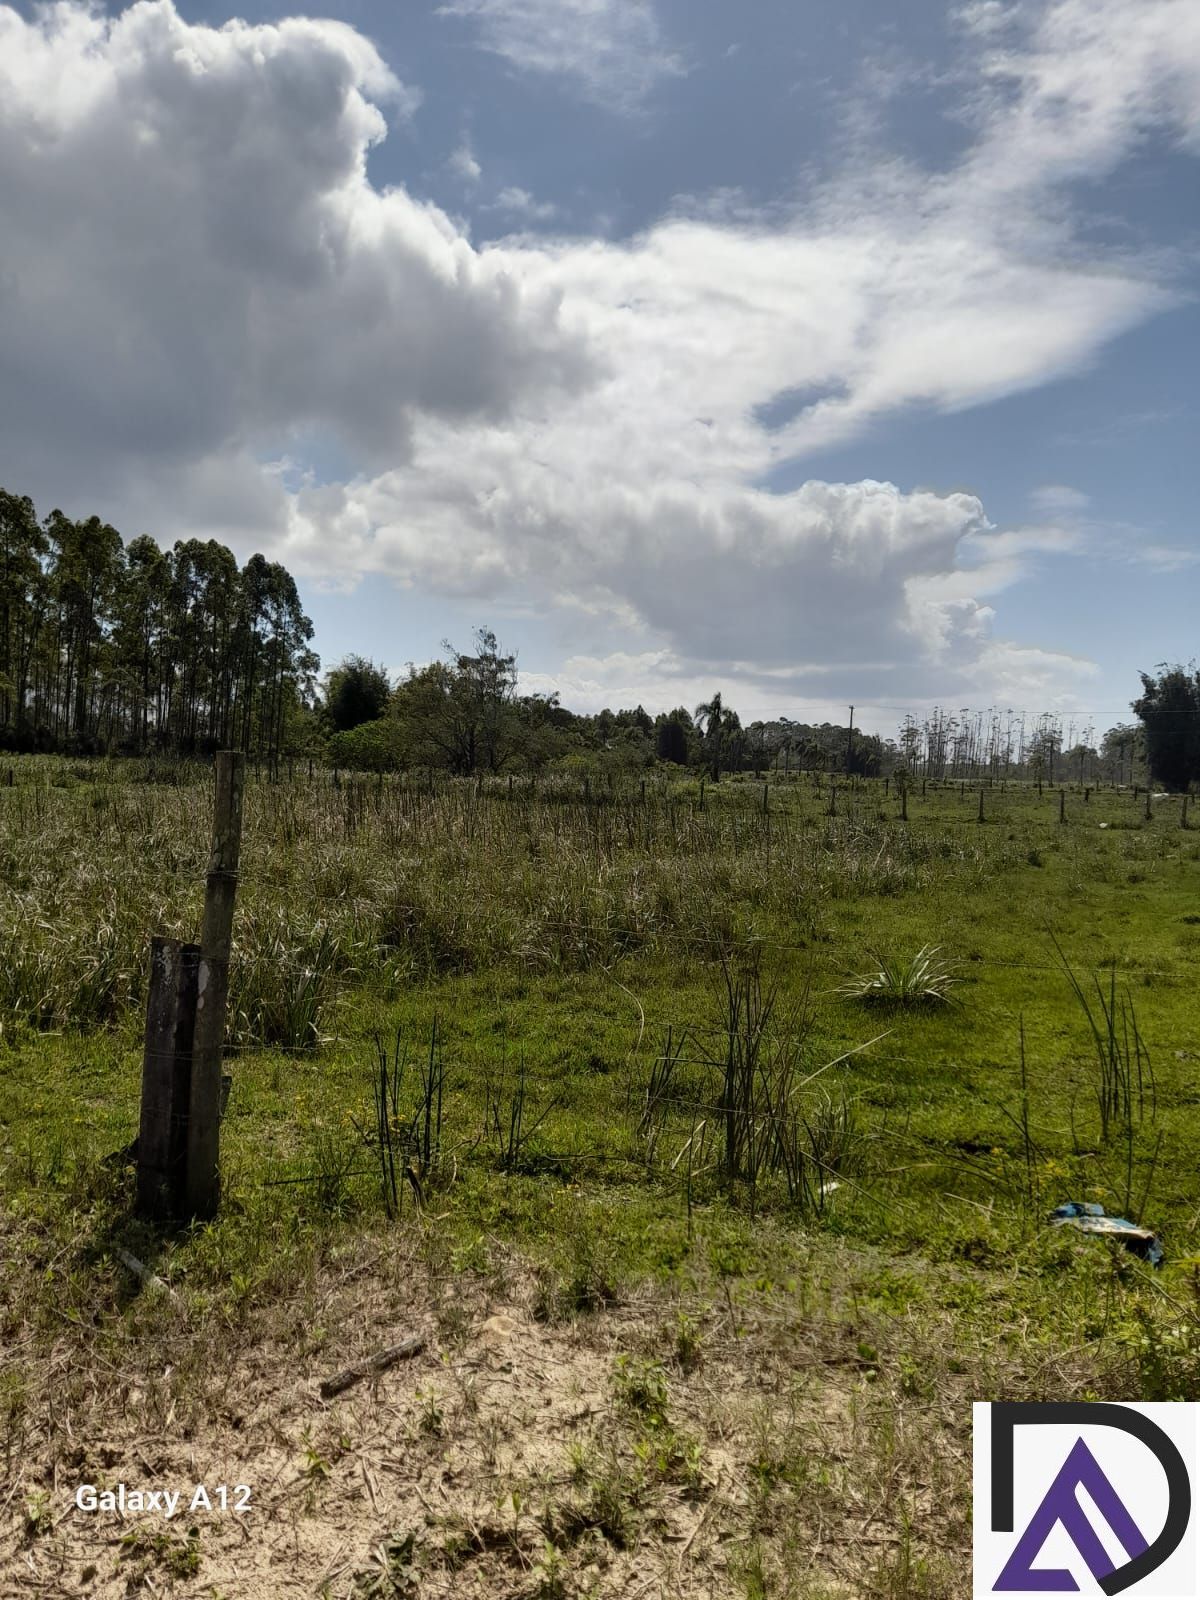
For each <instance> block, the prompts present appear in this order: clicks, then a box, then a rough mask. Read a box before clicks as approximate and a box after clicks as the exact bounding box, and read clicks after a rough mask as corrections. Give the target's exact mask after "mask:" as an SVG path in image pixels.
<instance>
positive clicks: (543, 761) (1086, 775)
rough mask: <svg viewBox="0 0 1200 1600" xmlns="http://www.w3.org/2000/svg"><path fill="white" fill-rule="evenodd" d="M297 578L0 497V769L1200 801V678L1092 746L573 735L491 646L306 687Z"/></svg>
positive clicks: (723, 722) (831, 734) (564, 711)
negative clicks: (912, 785)
mask: <svg viewBox="0 0 1200 1600" xmlns="http://www.w3.org/2000/svg"><path fill="white" fill-rule="evenodd" d="M312 637H313V627H312V623H311V622H310V621H309V619H308V617H307V616H305V614H304V610H303V607H302V605H301V602H300V597H299V593H298V591H297V588H296V584H295V581H294V579H293V578H292V576H291V574H290V573H289V572H288V571H287V569H286V568H285V567H283V566H282V565H280V564H279V563H278V562H272V561H268V560H266V558H265V557H263V556H261V555H253V556H251V557H250V559H249V560H248V561H247V562H246V564H245V565H244V566H242V567H239V565H238V562H237V560H236V558H235V556H234V555H233V553H232V551H230V550H229V549H227V548H226V547H225V546H224V545H223V544H221V543H219V542H218V541H217V540H215V539H207V540H201V539H183V540H179V541H177V542H176V543H175V545H174V546H173V547H172V548H171V549H170V550H164V549H162V548H161V547H160V546H159V545H158V544H157V543H156V542H155V541H154V540H153V539H151V538H148V537H145V536H142V537H139V538H135V539H132V540H130V541H129V542H128V543H126V542H125V541H124V540H123V539H122V537H121V535H120V534H119V533H118V532H117V530H116V529H115V528H113V527H111V526H110V525H109V524H108V523H107V522H104V521H102V520H101V519H100V518H99V517H95V516H92V517H88V518H86V519H84V520H80V521H76V520H73V519H72V518H70V517H68V516H66V515H65V514H64V513H63V512H62V511H60V510H54V511H52V512H51V513H50V515H49V516H48V517H45V518H44V519H40V520H39V518H38V516H37V513H36V511H35V510H34V506H33V503H32V501H31V500H30V499H29V498H28V497H27V496H22V495H17V494H12V493H9V492H8V491H7V490H4V489H0V749H8V750H29V751H65V752H69V753H77V754H95V753H101V752H104V753H113V754H147V753H153V752H171V753H174V754H178V755H192V754H205V753H208V752H210V751H212V750H214V749H218V748H222V747H224V748H231V747H232V748H237V749H241V750H244V751H247V752H249V753H252V754H254V755H255V756H257V757H259V758H260V759H263V760H265V761H266V762H267V764H268V766H269V768H271V769H277V768H278V764H279V762H280V760H281V759H282V758H283V757H284V756H285V755H294V754H300V753H309V754H321V755H324V756H326V758H327V759H328V760H330V761H332V762H333V763H334V764H335V765H342V766H346V767H355V768H359V769H366V770H375V771H383V770H388V769H398V768H403V767H421V768H427V769H440V770H443V771H446V772H448V773H450V774H452V775H455V776H475V775H478V774H481V773H490V774H497V773H501V772H512V771H518V770H519V771H535V770H539V769H541V768H545V767H548V766H555V767H558V768H561V769H564V770H568V771H569V770H571V768H572V767H579V768H581V769H584V768H586V769H587V770H600V771H602V772H603V771H606V770H607V771H610V772H613V773H616V772H619V771H636V770H639V769H644V768H646V767H647V766H651V765H653V764H655V763H656V762H657V763H662V764H664V765H666V766H668V767H677V768H689V769H693V770H695V771H697V772H706V773H708V774H709V776H710V777H712V778H713V779H719V778H720V777H721V775H722V774H723V773H726V772H754V773H756V774H760V775H761V774H763V773H767V772H770V773H781V774H783V775H784V776H787V775H788V774H790V773H792V772H801V771H823V772H846V773H856V774H859V775H862V776H868V777H869V776H879V775H882V774H886V773H890V772H894V771H899V772H908V773H909V774H911V775H920V776H927V777H935V778H955V779H957V778H964V779H980V778H985V777H990V778H992V779H996V778H1006V777H1017V778H1025V779H1029V780H1036V781H1039V782H1041V781H1043V780H1044V781H1046V782H1049V783H1051V784H1054V783H1062V782H1079V783H1081V784H1082V783H1089V782H1090V783H1098V782H1105V781H1107V782H1123V783H1136V782H1139V781H1147V780H1148V779H1150V780H1152V781H1154V782H1156V783H1160V784H1163V785H1165V786H1166V787H1167V788H1170V789H1186V788H1187V787H1188V786H1189V785H1190V784H1194V783H1200V672H1197V670H1196V667H1195V664H1194V663H1193V664H1192V665H1191V666H1190V667H1186V668H1185V667H1182V666H1178V665H1176V666H1169V665H1165V664H1164V665H1160V666H1159V667H1158V669H1157V670H1156V672H1155V673H1154V674H1149V673H1146V674H1143V675H1142V693H1141V695H1140V696H1139V698H1138V699H1137V700H1135V701H1134V702H1132V710H1133V711H1134V713H1135V715H1136V718H1137V721H1136V722H1132V723H1121V724H1118V725H1117V726H1116V727H1114V728H1110V729H1109V730H1108V731H1107V732H1106V733H1105V734H1104V735H1103V736H1102V737H1101V738H1100V739H1099V740H1097V739H1096V737H1095V734H1094V731H1093V729H1092V727H1091V725H1090V724H1084V725H1082V726H1080V727H1078V728H1077V727H1076V725H1075V724H1074V723H1067V724H1066V726H1065V727H1064V725H1063V721H1062V719H1061V718H1057V717H1054V716H1050V715H1047V716H1042V717H1039V718H1037V719H1035V720H1034V721H1032V722H1030V721H1028V720H1027V719H1026V718H1025V717H1024V716H1020V717H1018V716H1017V714H1016V713H1014V712H1004V713H999V712H995V711H992V712H987V713H979V712H976V713H972V712H970V711H962V712H957V713H950V712H945V711H941V710H935V711H934V712H933V713H931V714H930V715H929V716H927V717H925V718H924V719H923V720H921V721H918V720H917V719H915V718H913V717H906V718H905V720H904V724H903V726H902V727H901V729H900V730H899V736H898V738H897V739H894V740H893V739H881V738H879V737H878V736H876V735H874V734H865V733H863V732H862V731H861V730H859V729H855V728H854V727H853V725H852V722H851V723H848V724H846V725H839V724H836V723H828V722H826V723H821V724H813V723H806V722H800V721H793V720H792V719H790V718H787V717H776V718H772V719H770V720H765V719H759V720H755V721H750V722H748V723H747V722H744V721H743V720H742V718H741V717H740V716H739V715H738V713H737V711H736V710H735V709H734V708H733V707H732V706H731V705H730V704H729V703H728V702H727V701H726V700H725V699H724V697H723V696H722V695H721V694H720V693H716V694H714V695H713V696H712V697H711V698H710V699H709V700H707V701H703V702H701V703H700V704H698V705H696V706H694V707H692V708H690V709H689V708H688V707H686V706H677V707H675V708H674V709H673V710H671V711H666V712H660V713H658V714H657V715H651V714H650V713H649V712H647V711H646V710H645V709H644V707H642V706H641V705H638V706H635V707H633V708H632V709H628V708H627V709H622V710H617V711H612V710H609V709H605V710H602V711H599V712H597V713H595V714H594V715H581V714H579V713H576V712H573V711H571V710H569V709H568V708H567V707H565V706H563V705H562V704H561V703H560V701H559V697H558V695H557V693H551V694H522V693H521V692H520V689H519V685H518V676H517V664H516V656H515V655H514V654H512V653H511V652H507V651H505V650H504V649H502V647H501V646H500V644H499V643H498V641H497V639H496V636H495V634H494V633H492V632H491V631H490V630H489V629H486V628H483V629H479V630H478V631H477V632H476V635H475V637H474V640H473V642H472V646H471V647H470V648H468V649H466V650H460V649H457V648H455V647H453V646H451V645H449V644H447V645H446V646H445V654H444V657H443V659H441V660H439V661H434V662H431V663H428V664H427V665H424V666H419V667H417V666H411V667H409V669H408V671H407V672H406V673H405V674H404V675H403V676H402V677H401V678H400V680H399V681H398V682H396V683H393V682H392V680H391V678H390V677H389V675H388V673H386V672H385V671H384V670H383V668H381V667H379V666H376V665H375V664H374V663H373V662H370V661H367V660H365V659H363V658H362V657H360V656H350V657H347V658H346V660H344V661H343V662H342V663H341V664H340V665H339V666H337V667H335V668H334V669H333V670H332V671H331V672H329V673H327V674H326V676H325V679H324V682H323V683H322V684H321V685H320V686H318V678H317V674H318V671H319V668H320V662H319V660H318V657H317V656H316V654H315V653H314V651H313V649H312V647H311V641H312Z"/></svg>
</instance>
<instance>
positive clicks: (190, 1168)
mask: <svg viewBox="0 0 1200 1600" xmlns="http://www.w3.org/2000/svg"><path fill="white" fill-rule="evenodd" d="M244 778H245V757H244V756H243V755H242V754H241V753H240V752H239V751H236V750H219V751H218V752H217V759H216V780H217V782H216V803H215V805H214V808H213V833H212V854H211V856H210V857H209V863H208V882H207V885H206V886H205V892H204V924H203V927H202V929H201V933H200V969H199V975H198V978H197V984H196V1027H195V1032H194V1034H193V1038H192V1083H191V1097H190V1101H189V1112H188V1129H187V1187H186V1196H185V1198H186V1202H187V1208H188V1210H189V1211H190V1212H191V1214H192V1215H193V1216H197V1217H211V1216H212V1214H213V1213H214V1212H215V1211H216V1209H217V1201H218V1199H219V1198H220V1189H221V1171H220V1125H221V1061H222V1056H223V1051H224V1046H225V1005H226V1002H227V1000H228V998H229V955H230V949H231V947H232V944H233V907H234V901H235V900H236V898H237V873H238V861H239V858H240V856H241V848H242V790H243V784H244Z"/></svg>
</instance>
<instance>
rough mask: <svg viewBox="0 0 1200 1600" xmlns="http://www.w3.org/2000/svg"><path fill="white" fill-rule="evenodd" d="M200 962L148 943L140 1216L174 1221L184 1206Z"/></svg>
mask: <svg viewBox="0 0 1200 1600" xmlns="http://www.w3.org/2000/svg"><path fill="white" fill-rule="evenodd" d="M199 961H200V946H199V945H195V944H181V943H180V942H179V940H178V939H164V938H161V937H159V936H155V938H154V939H153V940H152V941H151V944H150V993H149V997H148V999H147V1002H146V1034H145V1044H144V1049H143V1055H142V1106H141V1117H140V1121H139V1123H138V1142H137V1209H138V1211H139V1212H140V1213H141V1215H142V1216H145V1217H168V1216H173V1217H177V1216H179V1215H180V1213H181V1211H182V1207H183V1199H184V1195H183V1189H184V1168H185V1162H186V1159H187V1122H188V1102H189V1098H190V1093H191V1075H192V1074H191V1063H192V1030H193V1027H194V1026H195V1020H196V980H197V972H198V967H199Z"/></svg>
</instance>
